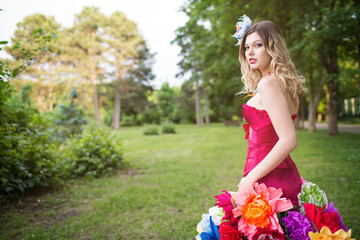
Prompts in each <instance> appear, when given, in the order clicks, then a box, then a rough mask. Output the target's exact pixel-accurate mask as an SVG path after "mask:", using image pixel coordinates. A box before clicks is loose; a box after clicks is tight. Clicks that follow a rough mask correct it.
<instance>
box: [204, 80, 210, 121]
mask: <svg viewBox="0 0 360 240" xmlns="http://www.w3.org/2000/svg"><path fill="white" fill-rule="evenodd" d="M204 100H205V101H204V104H205V122H206V125H209V124H210V117H209V101H208V94H207V89H206V87H204Z"/></svg>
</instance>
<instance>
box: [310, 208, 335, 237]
mask: <svg viewBox="0 0 360 240" xmlns="http://www.w3.org/2000/svg"><path fill="white" fill-rule="evenodd" d="M325 207H326V205H325V206H323V207H322V208H319V207H318V206H316V205H314V204H310V203H304V208H305V214H306V216H307V217H308V218H309V219H310V220H311V221H312V222H313V223H314V224H315V226H316V227H317V229H318V230H320V229H321V228H322V227H323V226H326V227H328V228H329V229H330V230H331V233H335V232H336V231H337V230H339V229H340V228H341V227H340V222H339V216H338V213H337V212H324V209H325Z"/></svg>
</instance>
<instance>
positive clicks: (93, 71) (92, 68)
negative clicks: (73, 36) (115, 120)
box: [88, 32, 100, 124]
mask: <svg viewBox="0 0 360 240" xmlns="http://www.w3.org/2000/svg"><path fill="white" fill-rule="evenodd" d="M89 41H90V43H94V42H95V32H92V33H91V38H90V39H89ZM89 45H90V47H89V54H88V55H89V60H90V79H91V82H92V85H93V98H94V108H95V120H96V122H97V123H98V124H100V112H99V100H98V92H97V86H96V63H95V59H94V55H93V46H94V44H89Z"/></svg>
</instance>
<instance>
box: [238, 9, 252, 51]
mask: <svg viewBox="0 0 360 240" xmlns="http://www.w3.org/2000/svg"><path fill="white" fill-rule="evenodd" d="M239 20H241V21H240V22H237V23H236V33H235V34H234V37H235V38H237V39H238V42H237V44H236V45H235V46H238V45H240V42H241V39H242V37H243V36H244V33H245V31H246V30H247V29H248V28H249V27H250V26H251V24H252V21H251V19H250V18H249V17H248V16H246V15H245V14H244V15H242V16H241V17H240V18H239Z"/></svg>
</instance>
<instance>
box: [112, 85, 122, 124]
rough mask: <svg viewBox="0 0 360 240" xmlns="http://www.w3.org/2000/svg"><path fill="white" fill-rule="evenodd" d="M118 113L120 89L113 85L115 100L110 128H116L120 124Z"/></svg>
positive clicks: (119, 109)
mask: <svg viewBox="0 0 360 240" xmlns="http://www.w3.org/2000/svg"><path fill="white" fill-rule="evenodd" d="M120 115H121V95H120V89H118V88H117V87H115V101H114V113H113V117H112V123H111V128H112V129H115V130H118V129H119V126H120Z"/></svg>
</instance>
